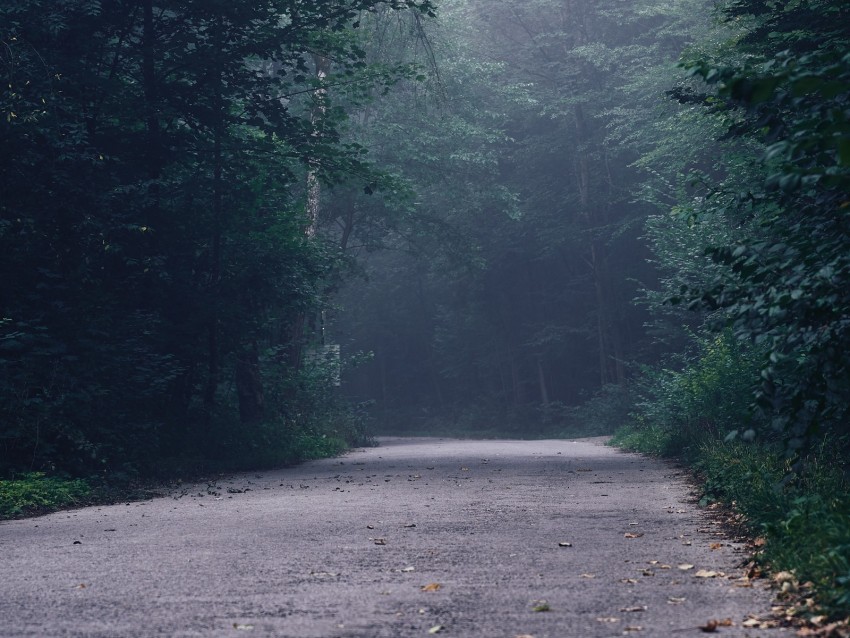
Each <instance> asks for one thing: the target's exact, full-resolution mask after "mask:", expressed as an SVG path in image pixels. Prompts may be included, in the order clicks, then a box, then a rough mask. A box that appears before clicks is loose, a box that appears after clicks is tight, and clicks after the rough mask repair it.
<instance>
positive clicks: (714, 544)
mask: <svg viewBox="0 0 850 638" xmlns="http://www.w3.org/2000/svg"><path fill="white" fill-rule="evenodd" d="M708 547H709V549H711V550H715V549H720V548H721V547H723V543H712V544H711V545H709V546H708Z"/></svg>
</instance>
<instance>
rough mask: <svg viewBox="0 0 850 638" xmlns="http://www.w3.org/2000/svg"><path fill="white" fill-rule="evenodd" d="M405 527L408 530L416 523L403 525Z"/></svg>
mask: <svg viewBox="0 0 850 638" xmlns="http://www.w3.org/2000/svg"><path fill="white" fill-rule="evenodd" d="M405 527H407V528H408V529H409V528H411V527H416V523H408V524H407V525H405Z"/></svg>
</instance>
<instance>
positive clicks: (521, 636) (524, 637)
mask: <svg viewBox="0 0 850 638" xmlns="http://www.w3.org/2000/svg"><path fill="white" fill-rule="evenodd" d="M514 638H534V636H532V635H531V634H519V635H517V636H514Z"/></svg>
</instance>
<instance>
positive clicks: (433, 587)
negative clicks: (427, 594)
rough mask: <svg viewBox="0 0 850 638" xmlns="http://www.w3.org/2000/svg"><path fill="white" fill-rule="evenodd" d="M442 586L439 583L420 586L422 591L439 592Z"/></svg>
mask: <svg viewBox="0 0 850 638" xmlns="http://www.w3.org/2000/svg"><path fill="white" fill-rule="evenodd" d="M442 588H443V586H442V585H441V584H440V583H429V584H428V585H422V587H421V589H422V591H439V590H440V589H442Z"/></svg>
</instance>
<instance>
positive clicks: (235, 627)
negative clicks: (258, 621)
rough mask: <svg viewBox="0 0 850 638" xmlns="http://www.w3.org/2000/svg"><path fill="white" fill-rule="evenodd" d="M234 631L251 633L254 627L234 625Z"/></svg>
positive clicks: (240, 624)
mask: <svg viewBox="0 0 850 638" xmlns="http://www.w3.org/2000/svg"><path fill="white" fill-rule="evenodd" d="M233 628H234V629H239V630H241V631H251V630H252V629H253V628H254V625H243V624H242V623H236V622H235V623H233Z"/></svg>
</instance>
